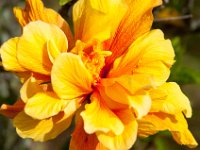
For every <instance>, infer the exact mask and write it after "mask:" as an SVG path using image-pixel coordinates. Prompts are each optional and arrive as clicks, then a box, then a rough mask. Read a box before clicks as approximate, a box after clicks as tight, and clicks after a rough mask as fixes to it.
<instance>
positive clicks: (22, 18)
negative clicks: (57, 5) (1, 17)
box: [14, 0, 74, 49]
mask: <svg viewBox="0 0 200 150" xmlns="http://www.w3.org/2000/svg"><path fill="white" fill-rule="evenodd" d="M14 14H15V16H16V18H17V20H18V22H19V23H20V24H21V26H26V25H27V24H28V23H30V22H32V21H37V20H41V21H44V22H46V23H50V24H54V25H56V26H58V27H59V28H60V29H61V30H63V32H64V33H65V35H66V36H67V39H68V41H69V48H70V49H71V48H72V47H73V45H74V41H73V36H72V33H71V31H70V27H69V25H68V24H67V22H66V21H65V20H64V19H63V18H62V17H61V16H60V15H59V14H58V13H57V12H55V11H54V10H53V9H47V8H45V7H44V5H43V3H42V1H41V0H26V6H25V8H24V9H21V8H17V7H16V8H14Z"/></svg>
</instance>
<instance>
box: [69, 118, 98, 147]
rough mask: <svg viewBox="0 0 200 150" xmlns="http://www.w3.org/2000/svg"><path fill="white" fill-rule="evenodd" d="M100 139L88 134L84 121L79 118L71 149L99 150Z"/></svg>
mask: <svg viewBox="0 0 200 150" xmlns="http://www.w3.org/2000/svg"><path fill="white" fill-rule="evenodd" d="M97 144H98V139H97V137H96V135H95V134H87V133H86V132H85V131H84V128H83V120H82V119H81V118H80V117H79V119H78V121H77V122H76V127H75V130H74V131H73V133H72V138H71V141H70V146H69V149H71V150H81V149H83V150H86V149H87V150H97V149H96V147H97ZM98 150H101V149H98Z"/></svg>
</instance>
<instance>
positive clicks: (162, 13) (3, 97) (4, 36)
mask: <svg viewBox="0 0 200 150" xmlns="http://www.w3.org/2000/svg"><path fill="white" fill-rule="evenodd" d="M67 1H70V0H60V3H59V1H55V0H43V2H44V3H45V6H46V7H50V8H53V9H54V10H56V11H59V12H60V13H61V14H62V15H63V16H64V17H65V18H66V19H67V20H69V16H70V10H71V9H70V8H71V6H72V4H73V2H74V1H73V0H72V1H71V2H70V3H67V4H65V3H66V2H67ZM24 4H25V2H24V0H0V45H1V44H2V43H3V42H5V41H6V40H8V39H9V38H11V37H14V36H19V35H20V34H21V28H20V26H19V24H18V23H17V22H16V20H15V17H14V15H13V12H12V9H13V7H14V6H19V7H23V6H24ZM59 4H60V5H59ZM67 10H69V11H67ZM154 16H155V21H154V24H153V27H152V28H160V29H162V30H163V32H164V33H165V37H166V38H170V39H171V41H172V43H173V46H174V49H175V52H176V63H175V64H174V66H173V68H172V72H171V76H170V78H169V81H175V82H178V83H179V85H180V86H181V89H182V90H183V92H184V93H185V94H186V95H187V96H188V97H189V99H190V101H191V105H192V108H193V116H192V118H190V119H188V124H189V129H190V130H191V132H192V133H193V135H194V137H195V138H196V140H197V142H198V143H200V0H165V1H164V3H163V5H162V6H160V7H158V8H156V9H155V10H154ZM20 87H21V84H20V82H19V80H18V78H17V77H16V76H15V75H14V74H12V73H10V72H6V71H5V70H4V69H3V67H1V66H0V105H1V104H3V103H7V104H13V103H14V102H15V101H16V99H17V98H18V97H19V89H20ZM177 105H178V104H177ZM69 138H70V133H69V131H66V132H64V133H63V134H61V135H60V136H59V137H58V138H56V139H55V140H51V141H48V142H45V143H37V142H33V141H32V140H29V139H26V140H25V139H21V138H20V137H18V136H17V134H16V132H15V129H14V128H13V126H12V122H11V120H9V119H7V118H6V117H3V116H0V150H51V149H52V150H60V149H61V150H62V149H63V150H64V149H65V150H66V149H68V144H69ZM169 149H170V150H188V148H187V147H185V146H180V145H178V144H176V143H175V142H174V141H173V139H172V137H171V135H170V133H169V132H166V131H165V132H161V133H158V134H156V135H153V136H151V137H149V138H146V139H138V140H137V142H136V144H135V145H134V147H133V148H132V150H169ZM195 150H200V146H199V147H197V148H195Z"/></svg>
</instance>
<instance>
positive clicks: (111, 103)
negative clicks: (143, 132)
mask: <svg viewBox="0 0 200 150" xmlns="http://www.w3.org/2000/svg"><path fill="white" fill-rule="evenodd" d="M98 91H99V94H100V95H101V97H103V101H104V103H105V105H106V106H107V107H108V108H109V109H113V110H118V109H126V108H128V107H129V106H128V105H126V104H122V103H118V102H117V101H114V100H112V99H111V98H110V97H108V96H107V95H106V93H105V90H104V89H103V88H102V87H98Z"/></svg>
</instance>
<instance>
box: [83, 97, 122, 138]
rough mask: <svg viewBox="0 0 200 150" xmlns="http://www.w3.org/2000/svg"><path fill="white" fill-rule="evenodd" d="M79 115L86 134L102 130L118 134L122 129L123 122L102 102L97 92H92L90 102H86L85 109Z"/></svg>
mask: <svg viewBox="0 0 200 150" xmlns="http://www.w3.org/2000/svg"><path fill="white" fill-rule="evenodd" d="M81 116H82V117H83V120H84V129H85V131H86V133H88V134H92V133H95V132H97V131H102V132H105V133H108V132H112V133H114V134H116V135H119V134H121V133H122V132H123V130H124V126H123V123H122V122H121V121H120V119H119V118H118V116H117V115H115V114H114V113H113V112H112V111H111V110H110V109H109V108H107V106H106V105H105V104H103V103H102V100H101V97H100V95H99V94H98V93H93V95H92V97H91V103H90V104H86V106H85V111H83V112H82V113H81Z"/></svg>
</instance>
